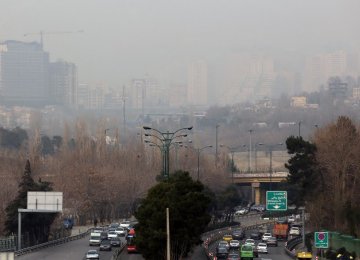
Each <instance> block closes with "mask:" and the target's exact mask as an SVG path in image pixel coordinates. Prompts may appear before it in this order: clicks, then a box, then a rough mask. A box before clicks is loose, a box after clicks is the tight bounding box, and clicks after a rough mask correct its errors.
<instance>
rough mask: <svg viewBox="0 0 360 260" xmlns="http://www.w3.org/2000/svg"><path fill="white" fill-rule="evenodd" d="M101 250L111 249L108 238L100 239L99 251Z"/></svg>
mask: <svg viewBox="0 0 360 260" xmlns="http://www.w3.org/2000/svg"><path fill="white" fill-rule="evenodd" d="M102 250H107V251H111V243H110V239H103V240H101V243H100V251H102Z"/></svg>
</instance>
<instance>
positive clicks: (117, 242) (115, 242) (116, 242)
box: [110, 237, 121, 246]
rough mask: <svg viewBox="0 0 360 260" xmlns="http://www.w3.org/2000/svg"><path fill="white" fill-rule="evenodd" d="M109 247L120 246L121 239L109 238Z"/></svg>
mask: <svg viewBox="0 0 360 260" xmlns="http://www.w3.org/2000/svg"><path fill="white" fill-rule="evenodd" d="M110 244H111V246H121V239H120V238H119V237H112V238H110Z"/></svg>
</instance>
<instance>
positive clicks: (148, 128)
mask: <svg viewBox="0 0 360 260" xmlns="http://www.w3.org/2000/svg"><path fill="white" fill-rule="evenodd" d="M143 128H144V130H151V129H152V128H151V127H150V126H143Z"/></svg>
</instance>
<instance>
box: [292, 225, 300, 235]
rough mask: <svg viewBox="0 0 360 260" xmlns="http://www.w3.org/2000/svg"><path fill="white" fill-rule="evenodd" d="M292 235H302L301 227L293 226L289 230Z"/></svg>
mask: <svg viewBox="0 0 360 260" xmlns="http://www.w3.org/2000/svg"><path fill="white" fill-rule="evenodd" d="M289 235H290V236H300V229H299V228H298V227H292V228H290V231H289Z"/></svg>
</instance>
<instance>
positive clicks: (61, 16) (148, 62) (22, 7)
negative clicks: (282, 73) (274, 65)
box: [0, 0, 360, 88]
mask: <svg viewBox="0 0 360 260" xmlns="http://www.w3.org/2000/svg"><path fill="white" fill-rule="evenodd" d="M0 6H1V8H0V41H5V40H20V41H39V39H40V36H39V35H33V36H27V37H24V34H25V33H35V32H39V31H41V30H43V31H44V32H52V31H78V30H84V33H80V34H58V35H44V48H45V50H46V51H48V52H49V53H50V57H51V59H52V60H57V59H64V60H66V61H70V62H74V63H75V64H76V65H77V66H78V69H79V79H80V82H87V83H90V84H94V83H105V84H107V85H109V86H110V87H119V88H120V87H121V86H122V85H123V84H126V83H128V82H129V81H130V80H131V79H132V78H139V77H143V76H145V75H150V76H153V77H156V78H159V79H160V80H162V81H166V82H174V83H178V82H179V83H186V80H187V66H188V64H189V63H191V62H193V61H195V60H199V59H202V60H206V61H208V63H209V66H210V67H211V66H215V67H218V66H220V65H219V64H222V62H224V60H226V58H227V57H229V56H231V55H233V54H237V53H242V52H253V53H264V54H266V55H271V56H273V58H274V59H275V60H280V61H284V62H289V61H290V62H291V61H292V60H295V61H299V60H301V59H304V60H305V58H306V57H305V55H313V54H315V53H319V52H326V51H333V50H336V49H348V50H354V51H358V50H359V49H360V35H359V34H358V26H359V25H360V16H359V15H358V12H359V10H360V1H358V0H344V1H339V0H338V1H336V0H316V1H310V0H307V1H300V0H298V1H292V0H262V1H260V0H259V1H254V0H248V1H245V0H226V1H220V0H217V1H216V0H192V1H190V0H182V1H180V0H178V1H170V0H61V1H58V0H56V1H55V0H26V1H25V0H0ZM294 66H295V65H294ZM211 72H212V71H211V69H210V72H209V73H211ZM210 77H212V75H210Z"/></svg>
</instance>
